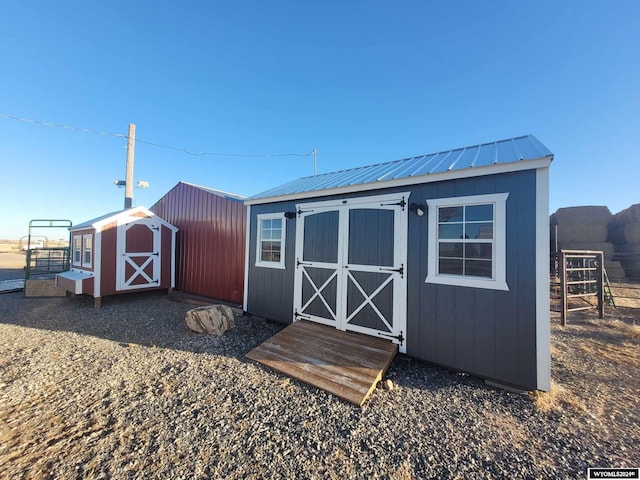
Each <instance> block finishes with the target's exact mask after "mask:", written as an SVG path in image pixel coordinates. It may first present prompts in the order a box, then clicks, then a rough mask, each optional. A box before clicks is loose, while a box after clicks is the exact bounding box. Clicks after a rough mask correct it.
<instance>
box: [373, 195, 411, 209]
mask: <svg viewBox="0 0 640 480" xmlns="http://www.w3.org/2000/svg"><path fill="white" fill-rule="evenodd" d="M380 206H381V207H389V206H399V207H400V208H402V211H403V212H404V207H406V206H407V202H406V201H405V199H404V197H402V200H400V201H399V202H397V203H381V204H380Z"/></svg>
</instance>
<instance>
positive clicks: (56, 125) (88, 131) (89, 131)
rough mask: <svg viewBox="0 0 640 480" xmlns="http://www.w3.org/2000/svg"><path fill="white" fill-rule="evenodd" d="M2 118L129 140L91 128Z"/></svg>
mask: <svg viewBox="0 0 640 480" xmlns="http://www.w3.org/2000/svg"><path fill="white" fill-rule="evenodd" d="M0 117H2V118H8V119H10V120H17V121H19V122H26V123H37V124H38V125H44V126H45V127H57V128H64V129H66V130H76V131H78V132H84V133H95V134H97V135H110V136H112V137H119V138H127V136H126V135H123V134H121V133H111V132H100V131H98V130H91V129H90V128H79V127H72V126H71V125H61V124H59V123H53V122H43V121H42V120H33V119H31V118H22V117H14V116H13V115H5V114H3V113H0Z"/></svg>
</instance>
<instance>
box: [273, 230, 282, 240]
mask: <svg viewBox="0 0 640 480" xmlns="http://www.w3.org/2000/svg"><path fill="white" fill-rule="evenodd" d="M281 238H282V230H280V229H279V228H277V229H275V230H271V239H272V240H280V239H281Z"/></svg>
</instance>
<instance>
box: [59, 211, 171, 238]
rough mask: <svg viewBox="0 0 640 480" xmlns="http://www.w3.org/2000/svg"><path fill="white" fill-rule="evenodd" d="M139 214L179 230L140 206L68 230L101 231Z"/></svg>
mask: <svg viewBox="0 0 640 480" xmlns="http://www.w3.org/2000/svg"><path fill="white" fill-rule="evenodd" d="M137 213H142V214H144V215H145V216H146V217H153V218H155V219H156V220H157V221H159V222H160V223H162V224H163V225H165V226H167V227H168V228H170V229H171V230H175V231H177V230H178V229H177V228H176V227H175V226H174V225H171V224H170V223H168V222H166V221H165V220H163V219H162V218H160V217H159V216H157V215H156V214H155V213H153V212H152V211H151V210H149V209H148V208H146V207H143V206H138V207H133V208H128V209H125V210H117V211H115V212H111V213H106V214H104V215H101V216H99V217H96V218H93V219H91V220H87V221H86V222H82V223H79V224H77V225H73V226H71V227H69V228H68V230H69V231H71V232H74V231H77V230H84V229H87V228H95V229H100V228H102V227H103V226H104V225H105V224H107V223H109V222H112V221H117V220H118V219H120V218H126V217H131V218H135V214H137ZM140 218H143V217H140Z"/></svg>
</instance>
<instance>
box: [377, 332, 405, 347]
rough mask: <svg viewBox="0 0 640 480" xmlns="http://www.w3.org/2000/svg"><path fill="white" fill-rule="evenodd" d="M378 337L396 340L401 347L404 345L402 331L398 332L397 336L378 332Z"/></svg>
mask: <svg viewBox="0 0 640 480" xmlns="http://www.w3.org/2000/svg"><path fill="white" fill-rule="evenodd" d="M378 336H380V337H387V338H395V339H396V340H398V341H399V342H400V345H402V344H403V343H404V336H403V335H402V330H400V334H399V335H388V334H386V333H380V332H378Z"/></svg>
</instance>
